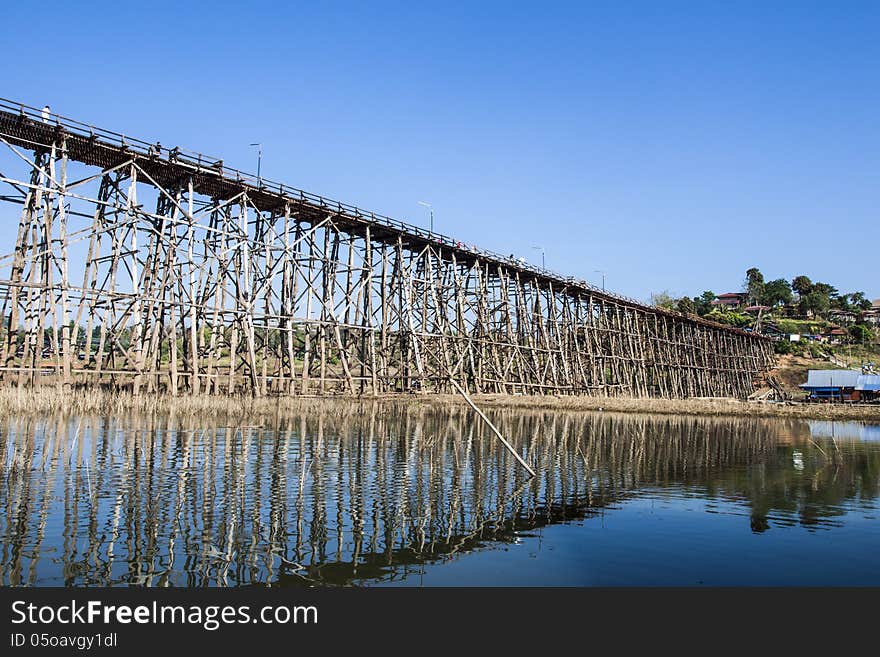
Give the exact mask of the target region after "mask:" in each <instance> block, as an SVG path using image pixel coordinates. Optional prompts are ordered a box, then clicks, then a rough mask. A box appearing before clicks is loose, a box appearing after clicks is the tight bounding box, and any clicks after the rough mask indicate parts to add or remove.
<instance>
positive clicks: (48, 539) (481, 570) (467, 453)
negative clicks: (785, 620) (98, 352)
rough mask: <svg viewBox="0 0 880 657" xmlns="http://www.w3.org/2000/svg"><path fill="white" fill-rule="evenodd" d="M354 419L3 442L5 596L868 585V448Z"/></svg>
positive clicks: (167, 423) (85, 425)
mask: <svg viewBox="0 0 880 657" xmlns="http://www.w3.org/2000/svg"><path fill="white" fill-rule="evenodd" d="M489 414H490V416H491V418H492V420H493V421H494V422H495V423H496V424H497V425H498V426H499V427H500V428H501V430H502V432H503V433H504V434H505V436H507V437H508V438H509V439H510V440H511V442H513V444H514V445H515V446H516V447H517V449H519V450H520V452H521V453H523V454H524V455H525V457H526V459H527V460H528V461H529V462H530V463H532V464H533V465H534V467H535V469H536V471H537V472H538V476H537V477H535V478H534V479H529V478H528V476H527V474H526V473H525V472H524V470H523V469H522V468H521V467H520V466H518V465H517V463H516V462H515V461H514V460H513V458H512V457H511V456H510V455H509V454H508V453H507V452H506V451H505V450H504V449H503V448H502V447H501V446H500V445H499V444H498V441H497V439H495V438H494V437H493V436H492V434H490V433H489V432H488V431H486V429H485V428H484V427H483V426H482V425H481V424H479V423H478V422H477V421H476V420H475V418H474V416H473V415H472V414H471V413H470V412H469V411H468V410H467V409H457V408H456V409H443V408H432V407H415V406H412V405H410V406H407V405H401V404H363V405H350V406H342V405H338V404H328V405H327V406H326V408H324V407H319V409H318V410H314V409H313V410H309V411H303V412H302V414H296V413H288V414H286V415H283V416H282V415H279V416H273V417H267V418H260V419H259V420H253V421H249V422H248V423H241V422H236V423H232V424H229V423H227V422H221V421H218V420H217V419H216V418H199V419H193V418H180V417H176V416H175V415H173V414H170V415H165V416H157V417H133V416H115V417H113V416H111V417H100V416H76V415H65V416H58V417H50V418H46V417H20V418H14V417H13V418H5V419H3V420H2V421H0V585H4V586H10V585H15V586H18V585H31V586H99V585H101V586H103V585H120V586H125V585H132V584H134V585H146V586H242V585H253V584H271V585H273V586H350V585H354V586H385V585H392V586H443V585H465V586H471V585H474V586H484V585H555V586H568V585H575V586H591V585H606V586H607V585H612V586H613V585H648V586H654V585H685V586H702V585H707V586H708V585H874V586H877V585H880V568H878V556H877V555H878V551H880V513H878V494H880V426H871V425H866V424H861V423H855V422H808V421H803V420H786V419H743V418H707V417H683V416H669V415H656V416H647V415H645V416H642V415H624V414H609V413H569V412H559V411H553V412H550V411H523V410H493V411H491V412H490V413H489Z"/></svg>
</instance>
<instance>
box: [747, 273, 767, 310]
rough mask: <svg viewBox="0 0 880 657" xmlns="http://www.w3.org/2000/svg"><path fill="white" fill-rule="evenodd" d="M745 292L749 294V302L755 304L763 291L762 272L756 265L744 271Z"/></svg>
mask: <svg viewBox="0 0 880 657" xmlns="http://www.w3.org/2000/svg"><path fill="white" fill-rule="evenodd" d="M744 288H745V292H747V293H748V295H749V303H750V304H756V303H758V301H759V300H760V299H761V295H762V294H763V293H764V274H762V273H761V270H760V269H758V268H757V267H752V268H751V269H748V270H747V271H746V282H745V285H744Z"/></svg>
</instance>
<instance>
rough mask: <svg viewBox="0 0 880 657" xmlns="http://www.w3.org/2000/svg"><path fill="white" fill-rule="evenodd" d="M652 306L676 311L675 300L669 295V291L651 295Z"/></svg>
mask: <svg viewBox="0 0 880 657" xmlns="http://www.w3.org/2000/svg"><path fill="white" fill-rule="evenodd" d="M651 305H652V306H654V307H655V308H666V309H667V310H674V309H675V299H674V298H673V297H672V295H671V294H669V290H663V291H662V292H652V293H651Z"/></svg>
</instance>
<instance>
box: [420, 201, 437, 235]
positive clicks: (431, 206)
mask: <svg viewBox="0 0 880 657" xmlns="http://www.w3.org/2000/svg"><path fill="white" fill-rule="evenodd" d="M419 205H424V206H425V207H426V208H428V212H429V213H430V215H431V232H432V233H433V232H434V206H433V205H431V204H430V203H427V202H425V201H419Z"/></svg>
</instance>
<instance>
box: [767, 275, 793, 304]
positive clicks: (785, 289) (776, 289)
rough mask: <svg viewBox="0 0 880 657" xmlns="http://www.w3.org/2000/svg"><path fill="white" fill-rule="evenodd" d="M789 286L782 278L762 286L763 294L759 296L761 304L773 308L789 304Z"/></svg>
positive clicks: (790, 295) (790, 296)
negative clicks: (781, 304)
mask: <svg viewBox="0 0 880 657" xmlns="http://www.w3.org/2000/svg"><path fill="white" fill-rule="evenodd" d="M791 299H792V294H791V285H789V284H788V281H787V280H785V279H784V278H777V279H776V280H775V281H770V282H769V283H766V284H765V285H764V293H763V294H762V295H761V303H762V304H764V305H765V306H775V305H777V304H780V303H791Z"/></svg>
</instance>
